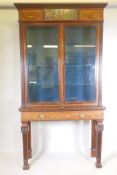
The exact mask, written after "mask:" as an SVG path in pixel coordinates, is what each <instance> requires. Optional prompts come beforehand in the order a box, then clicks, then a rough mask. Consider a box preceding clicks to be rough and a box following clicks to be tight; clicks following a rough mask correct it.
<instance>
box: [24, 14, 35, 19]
mask: <svg viewBox="0 0 117 175" xmlns="http://www.w3.org/2000/svg"><path fill="white" fill-rule="evenodd" d="M26 18H27V19H35V16H33V15H27V16H26Z"/></svg>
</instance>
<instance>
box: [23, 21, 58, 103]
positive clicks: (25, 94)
mask: <svg viewBox="0 0 117 175" xmlns="http://www.w3.org/2000/svg"><path fill="white" fill-rule="evenodd" d="M29 26H31V27H33V26H34V27H56V28H57V29H58V57H57V59H58V97H59V98H58V101H57V102H29V99H28V66H27V48H26V30H27V28H28V27H29ZM59 30H60V27H59V24H57V23H21V24H20V31H21V32H20V33H21V35H20V38H21V39H20V43H21V44H20V45H21V68H22V69H21V75H22V76H21V77H22V80H21V81H22V83H21V84H22V88H21V89H22V104H23V105H25V106H39V105H59V104H60V94H61V92H60V84H61V83H60V68H61V66H60V64H61V62H60V59H59V58H60V42H59V40H60V31H59Z"/></svg>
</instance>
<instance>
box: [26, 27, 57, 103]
mask: <svg viewBox="0 0 117 175" xmlns="http://www.w3.org/2000/svg"><path fill="white" fill-rule="evenodd" d="M58 40H59V39H58V27H57V26H50V25H40V26H39V25H38V26H37V25H29V26H27V29H26V47H27V48H26V62H27V63H26V64H27V75H28V77H27V84H28V85H27V99H28V102H29V103H38V102H39V103H49V102H58V101H59V82H58V42H59V41H58Z"/></svg>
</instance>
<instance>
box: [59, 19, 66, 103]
mask: <svg viewBox="0 0 117 175" xmlns="http://www.w3.org/2000/svg"><path fill="white" fill-rule="evenodd" d="M64 63H65V47H64V23H62V22H61V23H59V86H60V94H59V97H60V105H64V97H65V79H64V65H65V64H64Z"/></svg>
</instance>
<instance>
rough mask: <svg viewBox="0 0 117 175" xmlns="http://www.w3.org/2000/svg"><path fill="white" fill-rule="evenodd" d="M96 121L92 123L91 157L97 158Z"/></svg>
mask: <svg viewBox="0 0 117 175" xmlns="http://www.w3.org/2000/svg"><path fill="white" fill-rule="evenodd" d="M95 127H96V120H92V121H91V157H96V129H95Z"/></svg>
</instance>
